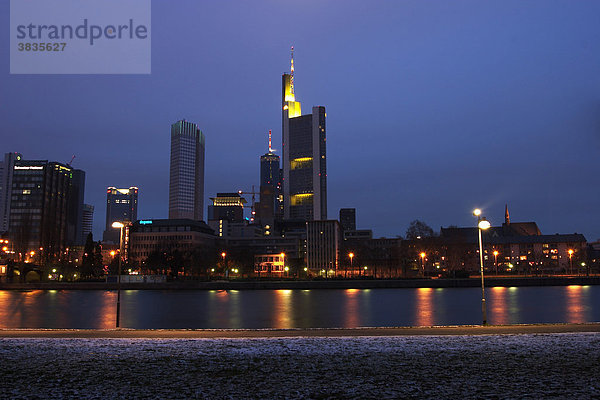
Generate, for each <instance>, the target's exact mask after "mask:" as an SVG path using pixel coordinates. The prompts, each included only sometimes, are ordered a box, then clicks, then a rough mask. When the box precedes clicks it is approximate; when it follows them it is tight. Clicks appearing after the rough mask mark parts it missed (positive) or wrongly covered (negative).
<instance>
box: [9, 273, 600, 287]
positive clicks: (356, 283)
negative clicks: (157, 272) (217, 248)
mask: <svg viewBox="0 0 600 400" xmlns="http://www.w3.org/2000/svg"><path fill="white" fill-rule="evenodd" d="M568 285H600V276H575V275H573V276H545V277H535V276H526V277H523V276H486V278H485V286H488V287H493V286H501V287H521V286H568ZM479 286H481V278H479V277H477V278H475V277H473V278H463V279H321V280H293V279H289V280H249V279H248V280H242V279H237V280H229V281H227V280H214V281H196V280H174V281H170V282H164V283H121V288H122V289H135V290H273V289H290V290H293V289H298V290H311V289H401V288H461V287H462V288H466V287H479ZM115 289H117V284H116V283H106V282H37V283H6V282H0V290H115Z"/></svg>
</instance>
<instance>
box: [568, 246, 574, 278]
mask: <svg viewBox="0 0 600 400" xmlns="http://www.w3.org/2000/svg"><path fill="white" fill-rule="evenodd" d="M574 252H575V251H573V249H569V265H570V267H571V275H573V253H574Z"/></svg>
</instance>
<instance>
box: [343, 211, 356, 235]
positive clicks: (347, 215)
mask: <svg viewBox="0 0 600 400" xmlns="http://www.w3.org/2000/svg"><path fill="white" fill-rule="evenodd" d="M340 225H341V226H342V230H343V231H344V232H346V231H355V230H356V208H340Z"/></svg>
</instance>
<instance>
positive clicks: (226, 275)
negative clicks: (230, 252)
mask: <svg viewBox="0 0 600 400" xmlns="http://www.w3.org/2000/svg"><path fill="white" fill-rule="evenodd" d="M226 255H227V253H225V252H222V253H221V257H222V258H223V270H224V271H225V279H229V269H228V268H227V265H226V264H225V256H226Z"/></svg>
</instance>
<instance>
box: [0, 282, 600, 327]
mask: <svg viewBox="0 0 600 400" xmlns="http://www.w3.org/2000/svg"><path fill="white" fill-rule="evenodd" d="M480 295H481V292H480V290H479V289H477V288H446V289H432V288H418V289H339V290H338V289H322V290H240V291H237V290H227V291H225V290H223V291H216V290H211V291H203V290H184V291H166V290H165V291H162V290H124V291H122V294H121V312H122V316H121V327H124V328H133V329H265V328H274V329H289V328H356V327H384V326H385V327H389V326H432V325H472V324H480V323H481V306H480V304H481V303H480V301H481V298H480ZM116 297H117V296H116V292H115V291H105V290H32V291H4V290H2V291H0V328H62V329H110V328H114V327H115V311H116V306H115V304H116ZM486 297H487V310H488V322H489V323H490V324H529V323H584V322H599V321H600V287H599V286H579V285H571V286H551V287H491V288H487V289H486Z"/></svg>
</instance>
